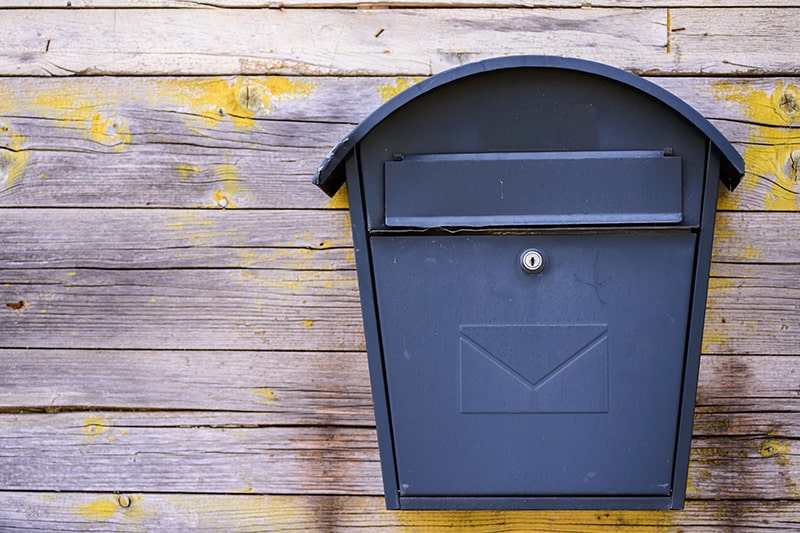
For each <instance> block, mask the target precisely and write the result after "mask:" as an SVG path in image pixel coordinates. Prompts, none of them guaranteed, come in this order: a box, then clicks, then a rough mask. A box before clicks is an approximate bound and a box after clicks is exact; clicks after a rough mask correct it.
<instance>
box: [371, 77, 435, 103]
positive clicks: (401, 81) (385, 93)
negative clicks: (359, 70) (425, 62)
mask: <svg viewBox="0 0 800 533" xmlns="http://www.w3.org/2000/svg"><path fill="white" fill-rule="evenodd" d="M424 79H425V78H397V79H396V80H394V82H393V83H388V84H386V85H381V86H380V87H378V93H379V94H380V95H381V101H383V102H388V101H389V100H391V99H392V98H394V97H395V96H397V95H398V94H400V93H401V92H403V91H405V90H406V89H408V88H409V87H411V86H412V85H415V84H417V83H419V82H421V81H422V80H424Z"/></svg>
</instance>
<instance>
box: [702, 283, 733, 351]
mask: <svg viewBox="0 0 800 533" xmlns="http://www.w3.org/2000/svg"><path fill="white" fill-rule="evenodd" d="M733 287H734V280H733V279H732V278H717V277H712V278H711V279H709V280H708V299H707V301H706V318H705V327H704V328H703V343H702V348H701V353H704V354H710V353H729V352H730V346H729V339H728V336H727V334H726V330H727V326H726V324H727V323H728V319H727V318H726V317H725V316H724V315H722V314H721V313H720V312H719V311H717V309H716V307H712V304H711V300H713V299H714V298H715V297H717V296H724V293H725V292H726V291H729V290H730V289H732V288H733Z"/></svg>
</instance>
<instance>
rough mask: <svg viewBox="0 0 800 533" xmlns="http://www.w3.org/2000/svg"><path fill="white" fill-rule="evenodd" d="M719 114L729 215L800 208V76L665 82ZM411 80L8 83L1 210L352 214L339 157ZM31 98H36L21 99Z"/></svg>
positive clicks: (1, 83)
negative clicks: (364, 123)
mask: <svg viewBox="0 0 800 533" xmlns="http://www.w3.org/2000/svg"><path fill="white" fill-rule="evenodd" d="M651 79H652V80H653V81H655V82H657V83H658V84H660V85H661V86H663V87H664V88H666V89H667V90H670V91H671V92H673V93H675V94H676V95H677V96H679V97H681V98H683V99H685V100H686V101H687V102H689V103H690V104H691V105H693V106H694V107H696V108H697V109H698V110H699V111H700V112H701V113H703V114H704V115H705V116H706V117H708V118H709V119H710V120H711V121H712V122H713V123H714V125H716V126H717V127H718V128H719V129H720V130H721V131H722V133H723V134H724V135H726V136H727V137H728V138H729V139H730V140H731V141H732V142H733V143H734V145H735V146H737V147H738V148H739V149H740V150H742V152H743V153H744V157H745V164H746V166H747V169H748V172H747V175H746V176H745V180H744V182H743V183H742V185H741V186H740V187H739V188H738V189H737V190H736V191H735V192H734V193H730V192H729V191H727V190H721V191H720V202H719V207H720V208H721V209H723V210H757V211H761V210H769V211H784V212H785V211H798V210H800V194H799V192H800V185H798V183H800V182H798V179H797V165H796V161H797V160H798V159H799V158H800V155H798V154H800V137H799V136H798V135H799V134H798V131H799V130H798V126H800V118H798V117H800V114H799V113H800V112H799V111H798V110H800V90H798V86H800V82H798V80H797V79H796V78H776V79H733V80H731V79H719V78H713V79H703V78H651ZM414 81H415V79H410V78H390V79H386V78H374V77H372V78H319V77H317V78H284V77H274V76H272V77H257V78H253V77H234V78H185V79H160V78H122V79H117V78H77V79H57V80H47V79H37V78H20V79H0V205H2V206H18V207H46V206H49V207H56V206H72V207H86V206H92V207H126V208H131V207H170V208H174V207H196V208H213V209H219V208H220V204H219V201H220V200H221V199H222V198H224V199H225V201H226V202H227V206H228V207H229V208H233V207H237V208H325V207H337V206H338V207H342V206H345V205H346V198H345V197H344V195H340V196H339V197H337V198H336V199H334V200H333V201H331V199H329V198H328V197H327V196H325V195H324V194H323V193H322V192H321V191H319V190H318V189H317V188H316V187H314V186H313V185H311V184H310V180H311V177H312V176H313V174H314V171H315V170H316V168H317V166H318V165H319V163H320V161H322V159H323V158H324V155H325V154H326V153H327V151H328V150H329V149H330V148H331V147H332V146H333V145H334V144H336V142H337V141H338V140H339V139H340V138H341V137H342V136H344V135H346V134H347V132H348V131H349V130H350V129H351V128H352V127H353V126H354V125H355V124H357V123H358V122H359V121H361V120H362V119H363V118H364V117H365V116H366V115H367V114H368V113H369V112H370V111H372V110H373V109H375V108H376V107H378V106H379V105H380V104H381V103H382V102H383V101H385V100H387V99H388V98H390V97H391V96H393V95H395V94H398V93H399V92H400V91H401V90H403V89H404V88H406V87H409V86H410V85H411V84H413V83H414ZM20 95H25V97H20Z"/></svg>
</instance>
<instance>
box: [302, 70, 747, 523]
mask: <svg viewBox="0 0 800 533" xmlns="http://www.w3.org/2000/svg"><path fill="white" fill-rule="evenodd" d="M743 172H744V163H743V161H742V158H741V156H740V155H739V154H738V153H737V152H736V150H735V149H734V148H733V147H732V146H731V144H730V143H729V142H728V141H727V140H726V139H725V138H724V137H723V136H722V135H721V134H720V133H719V131H717V130H716V129H715V128H714V127H713V126H712V125H711V124H710V123H709V122H708V121H707V120H705V119H704V118H703V117H702V116H701V115H700V114H699V113H698V112H697V111H695V110H694V109H692V108H691V107H690V106H689V105H687V104H686V103H684V102H683V101H682V100H680V99H679V98H677V97H675V96H674V95H672V94H670V93H668V92H667V91H665V90H663V89H661V88H659V87H657V86H655V85H653V84H652V83H650V82H648V81H646V80H643V79H642V78H639V77H637V76H635V75H633V74H629V73H626V72H623V71H621V70H618V69H615V68H612V67H609V66H606V65H601V64H598V63H593V62H588V61H582V60H577V59H565V58H557V57H545V56H521V57H504V58H497V59H490V60H487V61H481V62H478V63H473V64H468V65H465V66H462V67H458V68H455V69H452V70H449V71H446V72H444V73H441V74H439V75H436V76H433V77H431V78H429V79H426V80H424V81H422V82H421V83H419V84H417V85H415V86H413V87H411V88H410V89H408V90H406V91H404V92H403V93H401V94H400V95H398V96H396V97H395V98H393V99H392V100H390V101H389V102H387V103H386V104H384V105H383V106H381V107H380V108H378V109H377V110H376V111H374V112H373V113H372V114H371V115H369V116H368V117H367V118H366V119H365V120H364V121H363V122H362V123H361V124H359V125H358V126H357V127H356V128H355V129H354V130H353V131H352V132H351V133H350V135H348V136H347V137H346V138H345V139H343V140H342V141H341V142H340V143H339V144H338V145H337V146H336V147H334V148H333V150H332V151H331V152H330V154H329V155H328V157H327V158H326V159H325V161H324V162H323V163H322V165H321V166H320V168H319V170H318V172H317V174H316V176H315V177H314V183H316V184H317V185H318V186H319V187H320V188H322V190H323V191H325V192H326V193H328V194H329V195H333V194H334V193H335V192H336V191H337V190H338V189H339V188H340V186H341V185H343V184H344V183H345V182H346V184H347V190H348V195H349V202H350V214H351V220H352V229H353V239H354V243H355V256H356V263H357V270H358V281H359V288H360V293H361V304H362V311H363V318H364V329H365V335H366V346H367V352H368V358H369V369H370V378H371V382H372V391H373V398H374V403H375V416H376V424H377V430H378V443H379V448H380V456H381V466H382V472H383V484H384V491H385V497H386V505H387V507H388V508H390V509H544V508H549V509H558V508H563V509H567V508H569V509H622V508H626V509H670V508H681V507H682V506H683V502H684V496H685V491H686V478H687V467H688V460H689V448H690V440H691V431H692V419H693V412H694V401H695V393H696V388H697V373H698V367H699V362H700V345H701V337H702V333H703V316H704V309H705V301H706V292H707V285H708V276H709V265H710V258H711V242H712V235H713V230H714V214H715V206H716V199H717V189H718V183H719V181H721V182H722V183H723V184H724V185H726V186H727V187H728V188H729V189H733V188H734V187H736V185H737V184H738V182H739V180H740V179H741V176H742V174H743Z"/></svg>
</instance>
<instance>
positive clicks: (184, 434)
mask: <svg viewBox="0 0 800 533" xmlns="http://www.w3.org/2000/svg"><path fill="white" fill-rule="evenodd" d="M203 416H204V415H203V414H200V416H199V417H195V415H194V414H193V413H191V412H189V413H181V412H160V413H159V412H156V413H153V412H151V413H124V412H118V413H108V412H94V413H92V412H84V413H61V414H45V415H35V414H26V415H12V414H6V415H0V429H1V430H2V431H0V479H3V480H4V488H6V489H8V490H28V491H30V490H35V491H38V490H42V487H47V489H48V490H71V489H72V490H74V488H75V487H80V488H81V490H84V491H120V492H123V491H125V492H129V491H133V492H139V491H141V492H148V491H158V492H204V493H221V492H226V493H231V492H250V491H252V492H256V493H271V494H362V495H378V494H381V491H382V489H381V481H380V466H379V461H378V450H377V444H376V442H375V431H374V429H372V428H357V427H351V428H347V427H335V426H289V427H287V426H278V427H269V426H267V427H263V426H255V427H254V426H236V425H235V424H233V423H231V424H227V425H223V426H219V425H215V426H208V425H203V424H202V419H203ZM770 421H771V427H773V428H774V431H773V430H771V431H768V432H766V433H762V428H764V427H765V425H766V424H767V423H769V422H770ZM798 428H800V423H798V413H791V414H790V413H785V412H783V413H778V414H776V415H771V414H770V413H763V414H762V415H761V416H760V418H758V419H755V420H753V421H752V422H751V423H749V424H748V423H747V421H746V420H745V421H744V423H743V424H740V425H739V429H740V430H741V431H744V432H745V433H743V434H742V435H739V436H736V435H733V436H709V437H698V438H695V439H694V441H693V444H692V446H693V451H692V460H691V466H690V481H689V494H690V495H691V496H692V497H693V498H697V497H705V498H712V499H713V498H747V499H786V498H794V497H796V495H797V490H798V487H797V480H796V479H795V478H794V475H793V472H794V469H795V468H796V467H795V466H794V464H795V462H796V461H797V455H798V453H799V451H798V444H797V443H798V442H800V439H797V437H798Z"/></svg>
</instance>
